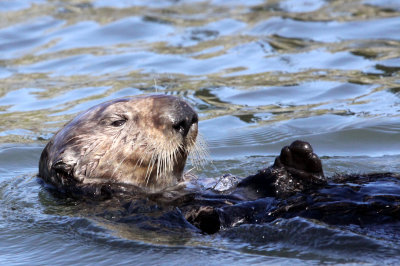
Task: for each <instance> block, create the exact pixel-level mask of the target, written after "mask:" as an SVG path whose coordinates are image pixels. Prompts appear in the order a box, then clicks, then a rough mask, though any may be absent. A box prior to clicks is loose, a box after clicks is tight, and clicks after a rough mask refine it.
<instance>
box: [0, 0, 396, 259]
mask: <svg viewBox="0 0 400 266" xmlns="http://www.w3.org/2000/svg"><path fill="white" fill-rule="evenodd" d="M399 15H400V4H399V1H395V0H379V1H378V0H356V1H344V0H334V1H324V0H300V1H294V0H268V1H262V0H251V1H235V0H232V1H220V0H209V1H201V0H192V1H172V0H163V1H125V0H120V1H104V0H76V1H51V0H48V1H46V0H15V1H14V0H13V1H11V0H5V1H0V49H1V51H2V53H0V158H1V159H0V173H1V176H0V202H1V203H0V205H1V206H2V207H1V208H2V209H3V210H2V213H4V214H3V221H1V220H0V228H2V229H4V230H2V232H5V233H0V235H1V236H0V237H1V239H8V240H7V241H5V242H3V241H1V243H0V247H2V248H1V249H0V250H2V251H0V259H1V260H7V261H10V262H14V263H16V262H18V261H28V260H32V261H35V262H37V263H40V262H42V261H47V262H48V261H49V260H51V259H52V258H53V259H55V258H57V257H59V258H60V259H61V258H64V259H66V260H65V261H66V262H70V263H73V262H76V257H80V258H81V261H84V262H89V261H90V262H94V261H92V260H93V258H94V257H98V259H99V261H103V263H106V262H107V261H110V262H111V261H114V259H113V258H116V257H115V256H121V260H122V261H132V260H134V261H142V262H143V257H144V256H150V257H149V258H148V259H146V260H147V261H152V262H156V263H157V262H158V263H161V262H164V261H162V260H161V261H160V258H161V257H163V256H164V257H165V256H167V257H168V259H169V260H170V261H176V262H180V261H182V262H185V261H187V259H188V258H191V257H193V256H196V257H198V258H199V259H202V260H205V261H208V262H210V263H212V262H213V260H215V261H218V262H219V261H223V262H225V263H231V262H234V261H239V262H243V263H245V262H247V263H257V262H262V261H263V260H265V259H268V261H269V262H270V263H288V262H297V263H312V262H317V263H318V262H349V261H350V262H360V261H375V260H378V259H379V258H382V257H380V255H378V253H379V252H380V251H379V250H380V249H381V248H382V247H383V246H385V245H390V246H392V245H394V244H393V243H386V242H385V243H382V242H379V241H378V242H375V240H374V239H369V238H368V239H367V238H363V237H361V238H360V239H358V240H357V239H356V240H354V241H355V242H354V243H358V244H354V245H361V246H363V247H364V249H362V248H360V250H361V251H360V253H357V252H355V253H354V254H353V255H352V256H350V257H349V259H348V260H347V259H346V258H343V256H340V255H337V254H341V252H342V250H341V249H339V246H340V245H338V246H334V247H332V249H330V250H328V251H326V252H325V251H323V252H322V251H321V252H320V251H318V249H315V248H314V249H313V248H311V247H309V246H308V245H310V243H311V242H312V240H311V241H310V242H308V244H304V245H305V246H306V247H307V248H308V249H310V250H311V251H307V252H306V251H305V250H304V249H302V248H301V245H299V244H296V243H294V242H293V241H294V240H293V241H290V240H280V241H274V240H273V239H272V238H273V237H274V236H273V235H274V232H275V231H280V230H289V235H290V232H294V231H290V229H288V228H291V226H294V227H295V226H300V227H306V228H308V227H307V226H311V228H312V230H310V231H306V230H305V231H302V232H304V234H305V235H312V234H314V231H313V230H316V232H318V234H322V235H324V236H326V237H328V235H330V234H331V235H334V236H335V237H331V238H329V237H328V240H326V241H337V242H338V243H342V244H343V243H350V242H351V241H350V242H348V241H349V240H348V239H347V238H346V237H344V238H339V236H338V235H340V234H345V235H346V234H350V235H351V234H352V233H351V232H352V231H351V230H349V231H346V232H345V233H343V232H342V231H337V230H336V229H327V228H326V227H324V226H323V225H321V226H322V229H321V228H320V229H318V228H319V227H317V226H316V225H315V224H313V223H311V225H306V224H308V223H309V221H304V220H300V221H298V220H294V221H284V222H283V224H284V226H283V225H279V226H280V227H279V228H278V227H277V226H275V225H272V224H271V225H265V226H254V227H249V228H248V227H243V228H242V227H241V228H238V229H235V230H233V231H234V232H230V233H228V235H229V236H227V237H224V236H214V237H212V238H208V237H204V236H195V237H193V238H191V237H189V240H188V241H189V242H188V243H186V244H181V243H175V245H174V243H173V241H172V243H171V242H168V245H171V246H172V247H165V246H157V245H152V244H144V243H141V242H134V244H132V242H128V243H126V242H124V241H125V240H123V238H124V237H126V236H124V235H122V236H121V235H120V236H118V237H117V236H115V235H114V234H113V233H110V232H109V231H107V230H106V229H105V228H107V226H101V225H97V224H94V223H93V222H90V221H87V220H85V219H84V218H80V217H77V218H73V217H74V216H73V215H72V214H73V212H71V213H63V212H62V210H63V209H64V208H65V205H63V204H61V205H60V206H61V207H60V208H58V209H57V208H56V210H55V211H54V212H53V213H52V214H46V213H47V211H46V206H47V207H48V208H50V205H51V204H54V199H47V201H43V200H39V199H38V197H39V196H38V195H39V194H41V193H42V194H43V193H45V192H43V191H42V192H40V191H41V188H40V187H38V185H37V183H36V182H35V181H34V179H31V178H29V177H31V176H33V175H34V174H35V173H36V172H37V161H38V158H39V156H40V152H41V149H42V147H43V146H44V144H45V143H46V141H47V140H48V139H49V138H50V137H51V135H52V134H53V133H54V132H55V131H56V130H57V129H58V128H59V127H60V126H62V125H63V124H64V123H65V122H66V121H68V120H69V119H70V118H71V117H72V116H73V115H75V114H76V113H78V112H80V111H83V110H85V109H87V108H89V107H90V106H92V105H94V104H97V103H99V102H102V101H104V100H108V99H112V98H116V97H122V96H126V95H137V94H142V93H166V94H173V95H179V96H180V97H183V98H184V99H186V100H187V101H189V102H190V103H191V104H192V105H193V106H194V107H195V108H196V110H197V111H198V112H199V115H200V118H201V122H200V130H201V132H202V134H203V135H204V136H205V138H206V139H207V140H208V142H209V144H210V149H211V157H212V159H213V160H214V164H212V165H211V164H210V165H209V166H207V167H206V168H205V169H204V170H203V171H202V172H200V173H199V175H200V176H201V177H204V178H206V177H215V176H219V175H221V173H225V172H230V173H233V174H237V175H241V176H245V175H248V174H250V173H253V172H254V171H255V170H256V169H258V168H261V167H263V166H264V165H266V164H269V163H271V162H272V161H273V156H274V155H276V154H277V153H278V152H279V150H280V148H281V147H282V146H283V145H286V144H288V143H289V142H291V141H292V140H295V139H304V140H307V141H310V142H311V143H312V144H313V145H314V147H315V150H316V152H317V153H318V154H320V155H322V156H323V158H324V162H325V171H327V173H328V174H334V173H335V172H370V171H374V170H380V171H381V170H383V171H395V172H400V166H399V165H400V164H399V162H400V153H399V150H400V134H399V133H400V127H399V109H400V107H399V106H400V99H399V88H400V77H399V71H400V31H399V30H398V29H399V28H400V19H399ZM15 191H18V193H14V192H15ZM43 202H47V203H43ZM82 219H83V220H82ZM85 223H86V225H85ZM281 227H282V228H283V229H282V228H281ZM18 228H25V229H18ZM96 228H97V229H96ZM102 230H106V231H102ZM241 230H243V231H244V232H248V231H249V230H250V231H255V232H256V233H254V235H257V234H258V233H257V232H268V235H269V238H268V240H266V242H268V243H265V242H263V243H258V242H257V241H255V240H254V238H252V239H246V238H245V233H240V231H241ZM293 230H294V229H293ZM329 230H331V231H329ZM332 230H333V231H332ZM335 230H336V231H335ZM83 231H85V232H86V233H81V232H83ZM88 232H92V233H93V232H97V233H93V235H91V236H88V234H89V235H90V233H88ZM310 232H313V233H310ZM131 233H132V232H131ZM141 233H143V232H141ZM235 234H237V235H238V237H237V238H236V239H234V237H233V236H234V235H235ZM101 235H102V237H100V236H101ZM259 235H262V234H261V233H260V234H259ZM350 238H351V239H353V238H355V236H354V235H351V236H350ZM88 239H92V240H91V242H90V244H88V246H86V247H85V248H78V247H75V245H78V246H80V247H82V246H84V243H85V242H86V241H87V240H88ZM93 239H94V240H93ZM136 239H142V238H136ZM147 239H148V240H146V241H149V239H154V237H153V236H149V238H147ZM231 239H232V240H231ZM284 239H285V238H284ZM295 239H296V238H295ZM299 239H300V238H299ZM253 240H254V242H253ZM314 240H315V241H317V239H314ZM146 241H145V242H146ZM352 241H353V240H352ZM357 241H359V242H357ZM371 241H372V242H371ZM48 242H49V243H52V244H51V245H50V246H49V244H47V243H48ZM150 242H151V241H150ZM215 242H218V243H219V244H216V243H215ZM261 242H262V241H261ZM33 243H40V245H42V246H43V248H37V247H36V245H33ZM64 243H67V244H66V245H67V248H65V247H63V244H64ZM351 243H353V242H351ZM371 243H372V244H371ZM316 245H317V244H316ZM32 246H35V248H32ZM99 246H100V247H101V248H99ZM133 246H134V249H135V250H136V251H132V247H133ZM6 247H7V248H6ZM50 247H52V248H51V250H52V253H51V254H50V255H46V257H45V258H43V260H41V258H42V255H43V254H45V253H46V254H47V251H46V252H45V250H47V249H48V248H50ZM115 247H122V248H121V250H122V251H121V253H118V252H117V249H116V248H115ZM191 247H192V248H191ZM193 247H195V248H193ZM369 247H371V248H369ZM376 247H377V248H376ZM65 250H68V252H66V251H65ZM96 250H97V251H96ZM149 250H152V252H153V253H154V254H155V255H154V254H153V253H152V254H153V255H150V253H151V252H150V251H149ZM230 250H235V252H237V253H235V252H234V253H232V252H230ZM366 250H367V251H366ZM375 251H376V253H374V252H375ZM378 251H379V252H378ZM63 252H66V253H63ZM395 252H398V251H397V249H395ZM395 252H394V253H393V252H392V253H385V255H387V257H388V258H389V259H388V260H389V262H390V260H391V259H390V258H394V257H396V254H395ZM15 253H20V254H21V255H20V257H18V259H15V258H14V259H13V257H12V256H10V254H15ZM61 253H62V254H64V255H61ZM84 254H89V255H90V256H89V255H87V256H85V255H84ZM121 254H122V255H121ZM357 254H358V255H357ZM363 254H364V255H363ZM365 254H367V256H365ZM371 254H372V255H371ZM346 256H347V255H346ZM346 256H345V257H346ZM107 258H108V259H107ZM239 258H240V259H239ZM146 260H145V261H146ZM215 261H214V263H215Z"/></svg>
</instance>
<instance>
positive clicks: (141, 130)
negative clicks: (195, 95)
mask: <svg viewBox="0 0 400 266" xmlns="http://www.w3.org/2000/svg"><path fill="white" fill-rule="evenodd" d="M197 133H198V116H197V114H196V112H195V111H194V110H193V109H192V107H190V106H189V105H188V104H187V103H186V102H185V101H183V100H180V99H179V98H176V97H173V96H166V95H152V96H138V97H131V98H121V99H116V100H113V101H110V102H105V103H102V104H100V105H97V106H94V107H92V108H91V109H89V110H88V111H86V112H84V113H82V114H80V115H78V116H77V117H75V118H74V119H73V120H72V121H70V122H69V123H68V124H66V125H65V127H64V128H62V129H61V130H60V131H59V132H58V133H57V134H56V135H55V136H54V137H53V138H52V139H51V141H50V142H49V143H48V144H47V146H46V148H45V149H44V151H43V153H42V156H41V159H40V163H39V176H40V177H42V178H43V179H44V180H45V181H47V182H49V183H52V184H54V185H56V186H58V187H63V186H66V185H73V184H76V183H83V184H88V183H102V182H117V183H126V184H133V185H136V186H140V187H142V188H145V189H147V190H149V191H156V190H160V189H163V188H166V187H168V186H172V185H175V184H177V183H178V182H179V181H181V180H182V175H183V169H184V166H185V163H186V159H187V157H188V154H189V152H190V151H192V150H195V149H198V148H199V147H198V145H197V144H196V137H197Z"/></svg>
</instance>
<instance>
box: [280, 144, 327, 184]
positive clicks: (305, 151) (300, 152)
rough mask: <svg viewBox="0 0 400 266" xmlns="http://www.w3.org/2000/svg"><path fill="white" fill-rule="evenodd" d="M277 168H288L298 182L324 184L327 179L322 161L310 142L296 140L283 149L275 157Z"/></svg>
mask: <svg viewBox="0 0 400 266" xmlns="http://www.w3.org/2000/svg"><path fill="white" fill-rule="evenodd" d="M273 168H275V169H282V168H283V169H284V170H286V171H287V172H288V173H289V174H290V175H291V176H292V177H293V178H294V179H295V180H296V181H297V182H301V183H308V184H324V183H326V179H325V177H324V172H323V170H322V163H321V160H320V159H319V158H318V156H317V155H316V154H315V153H314V152H313V148H312V147H311V145H310V143H308V142H305V141H301V140H296V141H294V142H293V143H292V144H290V145H289V146H285V147H283V148H282V150H281V154H280V155H279V156H278V157H277V158H276V159H275V163H274V165H273Z"/></svg>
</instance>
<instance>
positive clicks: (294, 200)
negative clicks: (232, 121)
mask: <svg viewBox="0 0 400 266" xmlns="http://www.w3.org/2000/svg"><path fill="white" fill-rule="evenodd" d="M197 134H198V116H197V114H196V112H195V111H194V110H193V108H192V107H191V106H190V105H189V104H188V103H187V102H185V101H183V100H181V99H179V98H177V97H174V96H167V95H150V96H135V97H125V98H121V99H116V100H113V101H109V102H105V103H102V104H99V105H96V106H94V107H92V108H90V109H89V110H87V111H86V112H83V113H81V114H79V115H78V116H77V117H75V118H74V119H72V120H71V121H70V122H69V123H67V124H66V125H65V126H64V127H63V128H62V129H61V130H60V131H58V132H57V133H56V134H55V135H54V136H53V138H52V139H51V140H50V142H49V143H48V144H47V146H46V147H45V148H44V150H43V152H42V155H41V158H40V162H39V177H40V178H42V179H43V180H44V181H45V182H46V183H47V184H50V185H51V186H52V187H53V188H55V190H56V191H61V192H62V193H65V194H67V195H72V196H74V197H81V196H82V197H87V196H89V197H91V198H95V199H98V198H101V199H103V198H109V197H116V196H121V195H123V196H124V197H125V199H127V200H128V201H130V200H131V201H134V200H137V199H141V198H145V199H148V200H150V201H153V202H155V203H156V204H158V205H162V204H167V205H169V206H176V207H177V208H178V209H179V210H180V213H181V214H182V216H183V217H184V218H185V219H186V220H187V221H189V222H190V223H191V224H193V225H194V226H196V227H197V228H199V229H200V230H201V231H203V232H206V233H215V232H217V231H219V230H220V229H221V228H224V227H231V226H235V225H238V224H242V223H262V222H268V221H272V220H274V219H276V218H279V217H293V216H303V217H308V218H314V219H319V220H322V221H324V222H327V223H330V224H349V223H353V224H359V225H364V224H369V223H382V222H393V221H398V220H400V179H399V176H398V175H395V174H391V173H381V174H369V175H350V176H335V177H333V178H326V177H325V176H324V173H323V169H322V164H321V160H320V159H319V158H318V156H317V155H316V154H315V153H314V152H313V149H312V147H311V145H310V144H309V143H307V142H304V141H300V140H298V141H294V142H293V143H292V144H291V145H289V146H285V147H283V148H282V150H281V153H280V155H279V156H278V157H277V158H276V160H275V163H274V164H273V165H272V166H270V167H268V168H265V169H263V170H261V171H259V172H258V173H257V174H255V175H252V176H249V177H247V178H245V179H242V180H239V179H237V178H235V177H232V176H228V177H226V176H225V177H224V178H223V179H224V180H225V181H232V182H228V183H230V185H229V186H228V187H226V186H225V188H224V189H222V190H221V189H219V186H218V184H217V185H216V186H214V187H210V188H208V189H199V190H193V189H192V190H190V189H187V190H185V188H184V186H180V185H181V184H183V183H184V182H183V181H184V174H183V170H184V166H185V163H186V160H187V157H188V155H189V153H191V152H192V153H193V152H194V153H197V154H198V153H201V148H200V147H201V145H199V144H198V143H197V142H196V137H197ZM223 179H221V180H220V181H219V182H222V180H223ZM226 179H228V180H226ZM383 183H384V184H385V185H382V184H383ZM182 190H183V192H182ZM176 191H180V192H179V193H176ZM127 206H129V204H128V205H127ZM129 212H130V211H127V213H126V215H129V214H130V213H129Z"/></svg>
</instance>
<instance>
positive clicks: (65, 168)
mask: <svg viewBox="0 0 400 266" xmlns="http://www.w3.org/2000/svg"><path fill="white" fill-rule="evenodd" d="M51 168H52V169H54V170H55V171H56V172H57V173H63V174H66V175H71V173H72V169H73V168H74V167H73V165H72V164H68V163H66V162H64V161H63V159H62V158H60V159H58V160H56V161H54V163H53V165H52V166H51Z"/></svg>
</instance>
